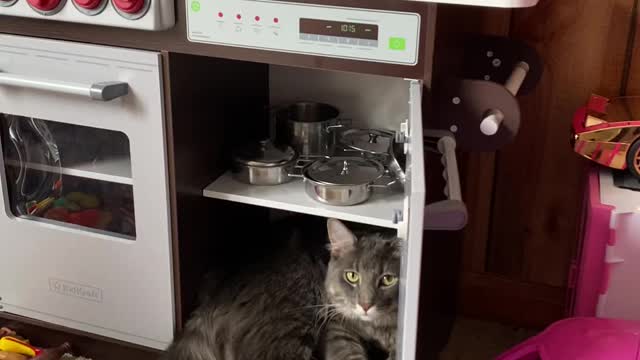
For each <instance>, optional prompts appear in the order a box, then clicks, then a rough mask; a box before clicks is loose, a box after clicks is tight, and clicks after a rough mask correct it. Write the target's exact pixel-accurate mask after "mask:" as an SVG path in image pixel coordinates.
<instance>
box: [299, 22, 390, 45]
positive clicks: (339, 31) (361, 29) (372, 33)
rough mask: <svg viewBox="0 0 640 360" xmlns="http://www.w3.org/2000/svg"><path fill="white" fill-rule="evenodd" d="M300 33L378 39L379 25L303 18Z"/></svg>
mask: <svg viewBox="0 0 640 360" xmlns="http://www.w3.org/2000/svg"><path fill="white" fill-rule="evenodd" d="M300 33H303V34H313V35H324V36H338V37H347V38H355V39H365V40H378V25H372V24H359V23H352V22H344V21H330V20H318V19H304V18H303V19H300Z"/></svg>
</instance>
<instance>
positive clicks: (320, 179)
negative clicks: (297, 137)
mask: <svg viewBox="0 0 640 360" xmlns="http://www.w3.org/2000/svg"><path fill="white" fill-rule="evenodd" d="M302 175H303V177H304V181H305V191H306V193H307V195H309V196H310V197H311V198H312V199H314V200H316V201H318V202H321V203H324V204H328V205H336V206H350V205H356V204H360V203H363V202H365V201H367V200H369V197H370V196H371V189H372V188H376V187H380V188H386V187H388V186H390V185H391V184H393V183H395V180H394V179H391V180H390V181H388V182H387V183H385V184H376V182H377V181H379V180H381V179H382V178H383V177H384V175H385V169H384V166H383V165H382V164H381V163H380V162H378V161H375V160H371V159H365V158H360V157H333V158H327V159H322V160H317V161H315V162H313V163H312V164H310V165H308V166H306V167H305V168H304V169H303V171H302Z"/></svg>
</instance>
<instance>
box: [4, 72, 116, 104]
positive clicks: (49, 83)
mask: <svg viewBox="0 0 640 360" xmlns="http://www.w3.org/2000/svg"><path fill="white" fill-rule="evenodd" d="M0 85H5V86H13V87H20V88H25V89H37V90H44V91H51V92H55V93H58V94H70V95H79V96H84V97H88V98H90V99H92V100H99V101H109V100H113V99H117V98H119V97H122V96H125V95H127V94H128V93H129V84H127V83H126V82H119V81H105V82H97V83H94V84H80V83H73V82H66V81H54V80H47V79H40V78H35V77H29V76H24V75H15V74H9V73H5V72H1V71H0Z"/></svg>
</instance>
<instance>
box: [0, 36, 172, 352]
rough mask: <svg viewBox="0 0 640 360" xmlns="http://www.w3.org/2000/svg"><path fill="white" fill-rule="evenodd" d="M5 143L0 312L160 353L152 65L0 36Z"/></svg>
mask: <svg viewBox="0 0 640 360" xmlns="http://www.w3.org/2000/svg"><path fill="white" fill-rule="evenodd" d="M114 83H115V85H114ZM118 84H120V85H122V84H127V85H128V91H122V90H123V88H122V87H120V88H119V89H118V88H112V86H116V87H117V86H118ZM105 88H108V90H107V91H106V92H105V91H104V89H105ZM125 89H126V88H125ZM101 94H102V96H104V97H106V98H112V99H111V100H108V99H104V98H103V99H102V100H100V96H101ZM104 100H108V101H104ZM0 135H1V136H0V144H1V146H0V200H1V201H2V202H3V205H4V206H2V210H0V231H1V233H2V235H0V246H1V247H2V251H0V263H2V264H3V266H4V267H5V268H6V269H11V270H10V273H7V274H6V276H5V277H4V278H3V280H2V281H0V305H1V306H2V309H1V310H0V311H6V312H9V313H15V314H18V315H23V316H27V317H31V318H36V319H39V320H43V321H47V322H51V323H55V324H59V325H63V326H67V327H70V328H75V329H79V330H83V331H87V332H90V333H95V334H100V335H103V336H107V337H112V338H117V339H120V340H124V341H128V342H132V343H137V344H141V345H145V346H149V347H154V348H159V349H160V348H164V347H165V346H166V345H167V344H168V343H169V342H170V341H171V340H172V337H173V330H174V307H173V288H172V273H171V252H170V249H171V246H170V227H169V220H168V219H169V210H168V200H167V199H168V190H167V169H166V156H165V135H164V114H163V102H162V79H161V75H160V56H159V54H157V53H152V52H142V51H132V50H124V49H115V48H108V47H99V46H90V45H80V44H73V43H67V42H60V41H50V40H40V39H31V38H22V37H13V36H0Z"/></svg>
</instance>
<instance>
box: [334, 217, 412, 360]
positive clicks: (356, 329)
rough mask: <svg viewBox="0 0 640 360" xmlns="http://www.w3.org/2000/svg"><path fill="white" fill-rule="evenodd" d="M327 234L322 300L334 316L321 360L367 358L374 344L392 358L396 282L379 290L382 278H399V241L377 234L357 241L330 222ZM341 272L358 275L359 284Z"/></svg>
mask: <svg viewBox="0 0 640 360" xmlns="http://www.w3.org/2000/svg"><path fill="white" fill-rule="evenodd" d="M328 230H329V239H330V241H331V244H330V248H331V260H330V262H329V267H328V272H327V277H326V279H325V291H326V294H325V297H326V301H327V303H328V304H330V306H331V307H332V309H333V311H332V315H334V316H332V317H331V320H330V321H329V322H328V324H327V329H326V334H325V339H324V349H323V350H324V351H323V352H324V354H325V359H326V360H367V359H369V355H368V353H369V352H370V347H371V346H372V345H373V346H376V347H379V348H382V349H383V350H384V351H386V352H387V353H388V359H389V360H395V358H396V356H395V348H396V329H397V317H398V316H397V313H398V292H399V290H398V284H397V283H396V284H395V285H394V286H390V287H384V286H381V277H382V276H384V275H385V274H388V275H393V276H396V277H399V275H400V259H401V251H400V249H401V248H400V240H399V239H397V238H395V237H390V238H386V237H383V236H381V235H377V234H367V235H364V236H361V237H359V238H358V237H356V235H354V234H353V233H352V232H351V231H350V230H349V229H347V228H346V227H345V226H344V225H343V224H342V223H341V222H340V221H338V220H329V221H328ZM345 271H356V272H357V273H358V274H359V276H360V282H359V284H357V285H352V284H350V283H348V282H347V281H346V280H345ZM362 305H364V307H363V306H362ZM369 306H370V307H369ZM366 307H369V309H368V311H365V310H364V308H366Z"/></svg>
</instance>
